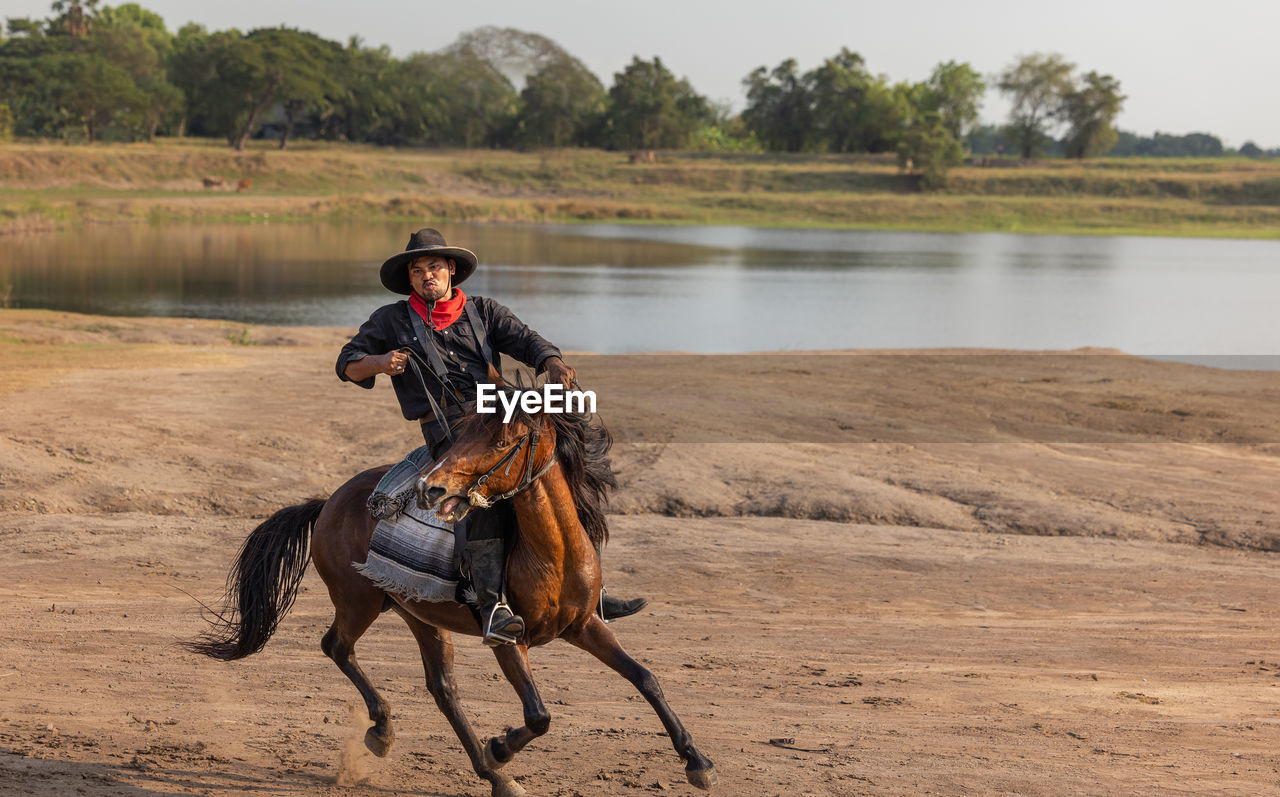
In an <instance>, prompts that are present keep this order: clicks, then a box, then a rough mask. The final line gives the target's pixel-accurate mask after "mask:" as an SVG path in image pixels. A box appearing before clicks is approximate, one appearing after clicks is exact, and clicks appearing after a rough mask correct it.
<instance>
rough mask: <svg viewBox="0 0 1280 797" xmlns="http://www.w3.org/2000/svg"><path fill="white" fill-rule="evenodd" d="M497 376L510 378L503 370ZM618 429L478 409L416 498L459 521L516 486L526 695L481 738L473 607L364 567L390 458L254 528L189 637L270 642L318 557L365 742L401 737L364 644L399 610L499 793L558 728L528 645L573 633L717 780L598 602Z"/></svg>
mask: <svg viewBox="0 0 1280 797" xmlns="http://www.w3.org/2000/svg"><path fill="white" fill-rule="evenodd" d="M491 378H492V381H494V382H495V383H500V378H499V377H497V374H491ZM610 444H611V441H610V438H609V435H608V432H606V431H605V430H604V429H603V427H600V426H598V425H596V424H593V423H591V422H590V421H589V419H588V418H587V417H586V416H580V415H572V414H546V413H524V412H517V413H516V415H514V416H513V417H512V418H511V420H510V422H509V423H506V424H504V423H502V422H501V416H500V415H489V416H477V417H475V418H473V419H472V420H470V421H469V422H468V423H467V424H466V425H465V426H464V428H463V430H462V431H461V432H460V433H459V436H458V439H457V442H456V443H455V444H454V445H453V447H452V448H451V449H450V450H449V452H448V453H447V454H446V455H445V456H444V457H443V458H442V459H441V460H440V462H439V463H437V464H436V465H435V467H434V468H432V469H431V470H430V471H428V472H427V473H426V474H425V475H423V476H422V477H421V478H420V479H419V481H418V501H419V503H420V504H421V505H422V506H423V507H424V508H430V507H436V512H437V513H438V514H440V516H441V517H443V518H445V519H447V520H454V521H457V520H460V519H461V518H462V517H463V516H465V515H466V513H467V512H469V511H470V509H471V507H472V506H485V505H487V504H489V503H491V502H493V501H495V500H499V499H501V498H502V497H504V496H510V497H512V502H513V504H514V509H515V513H516V518H517V520H518V523H519V534H518V536H517V538H516V540H515V544H514V545H513V546H512V548H511V551H510V554H509V556H508V559H507V585H508V593H509V597H510V601H511V604H512V607H513V608H514V609H515V611H516V612H518V613H519V614H520V615H521V616H522V617H523V618H524V621H525V633H524V636H523V637H522V638H521V639H520V644H518V645H514V646H500V647H496V648H494V649H493V650H494V655H495V656H496V657H497V659H498V664H499V665H500V666H501V668H502V672H503V673H504V674H505V675H506V677H507V679H508V680H509V681H510V682H511V684H512V686H514V687H515V690H516V692H517V694H519V696H520V701H521V703H522V704H523V708H524V725H523V726H522V727H519V728H514V729H510V730H508V731H507V732H506V733H505V734H503V735H501V736H495V737H493V738H491V739H489V741H488V742H487V743H483V744H482V743H481V742H480V740H479V738H478V737H477V736H476V734H475V732H474V731H472V729H471V725H470V724H469V723H468V721H467V718H466V716H465V715H464V714H463V712H462V709H461V707H460V705H459V702H458V698H457V694H456V688H455V685H454V679H453V641H452V639H451V636H450V634H451V632H457V633H462V634H471V635H476V636H478V635H479V634H480V626H479V624H478V622H477V621H476V619H475V617H474V616H473V615H472V613H471V611H470V610H469V609H468V608H467V607H465V606H463V605H462V604H458V603H428V602H422V601H411V600H407V599H405V598H403V597H399V596H397V595H395V594H392V593H388V592H385V591H383V590H382V589H380V588H378V587H376V586H374V585H373V583H372V582H370V581H369V580H368V579H367V578H365V577H364V576H363V575H361V574H360V573H358V572H356V570H355V569H354V567H353V566H352V565H353V563H355V562H363V561H365V559H366V557H367V555H368V551H369V539H370V537H371V535H372V534H373V528H374V521H373V520H372V518H371V517H370V516H369V512H368V510H367V509H366V506H365V502H366V500H367V499H368V497H369V495H370V494H371V493H372V491H373V488H374V486H375V485H376V484H377V482H378V479H379V478H380V477H381V476H382V474H383V473H384V472H385V471H386V468H379V469H375V470H369V471H365V472H364V473H361V474H360V475H358V476H356V477H355V478H353V479H351V480H350V481H349V482H347V483H346V484H344V485H343V486H342V487H340V488H338V490H337V492H335V493H334V494H333V495H332V496H330V497H329V499H328V500H326V501H321V500H313V501H309V502H307V503H305V504H300V505H298V506H292V507H288V508H286V509H282V510H280V511H279V512H277V513H276V514H275V515H273V516H271V517H270V518H268V519H267V520H266V521H264V522H263V523H262V524H261V525H260V526H258V528H256V529H254V531H253V532H252V533H251V534H250V535H249V538H248V539H247V540H246V541H245V544H244V547H243V549H242V550H241V552H240V556H239V559H238V560H237V563H236V565H235V566H234V567H233V569H232V571H231V575H230V577H229V578H228V608H227V611H225V612H224V613H223V614H222V615H220V616H218V617H217V619H216V620H215V630H214V631H213V632H211V633H210V634H208V635H206V636H205V637H203V638H202V639H201V640H199V641H196V642H193V643H191V648H192V649H194V650H196V651H198V652H200V653H204V654H206V655H208V656H212V657H214V658H217V659H222V660H232V659H239V658H243V657H244V656H248V655H249V654H251V653H255V652H257V651H259V650H261V649H262V647H263V645H265V644H266V642H267V640H268V639H269V638H270V637H271V635H272V633H273V632H274V631H275V629H276V626H277V624H278V623H279V621H280V619H281V618H282V617H283V616H284V613H285V612H286V611H287V610H288V609H289V607H290V606H291V605H292V604H293V601H294V598H295V596H296V594H297V589H298V584H299V582H300V581H301V579H302V574H303V572H304V571H305V570H306V566H307V561H308V538H310V544H311V551H310V559H311V560H313V561H315V564H316V570H317V571H318V572H319V573H320V577H321V578H322V579H324V582H325V585H326V586H327V587H328V588H329V597H330V598H331V599H332V601H333V606H334V610H335V617H334V621H333V625H332V626H331V627H330V628H329V631H328V633H326V634H325V635H324V639H323V640H322V641H321V643H320V646H321V648H322V649H323V650H324V653H325V655H327V656H328V657H329V658H331V659H333V661H334V663H335V664H337V665H338V667H339V668H340V669H341V670H342V672H343V673H345V674H346V676H347V677H348V678H350V679H351V682H352V683H354V684H355V685H356V688H357V689H359V690H360V694H361V695H362V696H363V697H364V701H365V704H366V705H367V706H368V709H369V719H370V720H372V721H373V726H372V727H371V728H369V730H368V731H367V732H366V733H365V744H366V745H367V746H368V747H369V749H370V750H372V751H373V752H374V753H376V754H377V755H379V756H385V755H386V754H387V753H388V751H389V750H390V748H391V743H392V741H393V738H394V735H393V733H392V730H391V723H390V712H389V711H388V708H387V703H386V701H385V700H383V698H382V696H381V695H380V694H378V692H377V690H375V689H374V688H373V685H372V684H371V683H369V680H368V678H366V677H365V674H364V673H363V672H362V671H361V670H360V666H359V665H358V664H357V663H356V658H355V655H354V649H355V643H356V640H358V639H359V638H360V637H361V635H363V634H364V632H365V631H367V630H368V629H369V626H371V625H372V624H373V621H374V620H376V619H377V618H378V615H379V614H381V613H382V612H383V611H386V610H388V609H390V610H392V611H394V612H396V613H397V614H399V615H400V617H402V618H403V619H404V621H405V622H406V623H407V624H408V625H409V631H410V632H411V633H412V634H413V636H414V638H415V639H416V640H417V642H418V647H419V649H420V650H421V653H422V664H423V667H424V669H425V670H426V676H427V686H428V688H429V689H430V690H431V695H432V696H433V697H434V698H435V700H436V705H437V706H438V707H439V708H440V711H441V712H442V713H443V714H444V715H445V717H446V718H447V719H448V720H449V724H450V725H452V726H453V730H454V732H455V733H457V735H458V739H459V740H461V742H462V746H463V747H464V748H465V749H466V751H467V755H468V756H469V757H470V759H471V765H472V767H474V769H475V771H476V774H477V775H479V776H480V777H481V778H484V779H485V780H487V781H488V782H489V783H490V784H491V785H492V789H493V795H494V796H495V797H510V796H511V795H519V794H523V793H524V790H523V789H522V788H521V787H520V786H519V785H518V784H517V783H516V782H515V781H514V780H512V779H511V776H510V775H508V774H506V773H504V772H502V771H501V769H502V767H503V766H504V765H505V764H507V763H509V762H510V761H511V759H512V758H513V757H514V756H515V754H516V753H518V752H519V751H520V750H521V749H522V748H523V747H524V746H525V745H526V744H528V743H529V742H530V741H531V740H533V739H534V738H536V737H538V736H541V735H542V734H544V733H546V732H547V728H548V726H549V725H550V723H551V714H550V712H548V711H547V708H546V706H545V705H543V703H542V698H541V697H539V695H538V689H537V687H536V686H535V684H534V682H533V674H532V672H531V671H530V668H529V657H528V649H529V648H530V647H536V646H538V645H544V644H546V643H547V642H550V641H552V640H553V639H565V640H567V641H568V642H570V643H572V644H573V645H576V646H577V647H580V648H582V649H583V650H585V651H587V652H588V653H590V654H592V655H593V656H595V657H596V658H598V659H600V660H601V661H602V662H604V663H605V664H606V665H608V666H609V667H610V668H612V669H613V670H615V671H617V672H618V673H619V674H621V675H622V676H623V677H624V678H626V679H627V680H628V681H630V682H631V683H632V684H633V685H634V686H635V687H636V689H638V690H639V691H640V693H641V694H642V695H643V696H644V697H645V699H646V700H648V701H649V704H650V705H651V706H653V709H654V711H655V712H657V714H658V717H659V719H661V720H662V724H663V726H664V727H665V728H666V731H667V734H668V735H669V736H670V738H671V742H672V744H673V745H674V746H675V750H676V753H677V754H678V755H679V756H680V758H681V759H682V760H683V761H684V762H685V764H686V766H685V775H686V777H687V778H688V779H689V782H690V783H692V784H693V785H694V786H697V787H699V788H703V789H710V788H711V786H713V785H714V784H715V782H716V772H715V766H714V765H713V764H712V762H711V760H710V759H709V758H707V757H706V756H704V755H703V754H702V753H700V752H699V751H698V749H697V748H696V747H695V746H694V743H693V739H692V737H691V736H690V735H689V733H688V732H687V731H686V730H685V729H684V726H683V725H682V724H681V723H680V720H679V718H678V717H676V714H675V712H674V711H672V710H671V707H670V706H668V705H667V701H666V699H665V698H664V697H663V695H662V689H661V688H660V687H659V686H658V681H657V679H656V678H654V676H653V674H652V673H650V672H649V671H648V670H647V669H645V668H644V667H643V666H642V665H641V664H640V663H639V662H637V661H636V660H635V659H633V658H631V657H630V656H628V655H627V653H626V652H625V651H624V650H623V649H622V647H621V645H619V644H618V641H617V640H616V639H615V638H614V636H613V633H612V632H611V631H610V630H609V628H608V627H607V626H606V625H605V624H604V622H603V621H602V620H601V619H600V618H599V617H598V616H596V614H595V611H594V609H595V607H596V605H597V603H598V601H599V597H600V559H599V553H598V552H599V548H600V546H601V545H603V543H604V542H605V539H606V537H607V535H608V531H607V527H606V525H605V520H604V514H603V510H602V500H603V496H604V492H605V489H606V488H607V487H608V486H610V485H612V484H613V476H612V472H611V471H610V468H609V459H608V456H607V454H608V450H609V446H610Z"/></svg>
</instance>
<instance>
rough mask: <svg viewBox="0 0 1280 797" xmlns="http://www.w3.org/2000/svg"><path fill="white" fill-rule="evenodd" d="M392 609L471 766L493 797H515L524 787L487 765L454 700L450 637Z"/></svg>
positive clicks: (467, 723) (455, 691) (486, 760)
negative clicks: (418, 654)
mask: <svg viewBox="0 0 1280 797" xmlns="http://www.w3.org/2000/svg"><path fill="white" fill-rule="evenodd" d="M395 610H396V613H397V614H399V615H400V616H401V617H403V618H404V621H405V623H407V624H408V625H409V631H411V632H412V633H413V638H414V639H416V640H417V641H418V650H419V651H421V652H422V668H423V669H424V670H425V671H426V674H427V688H428V689H429V690H431V696H432V697H434V698H435V699H436V706H438V707H439V709H440V713H441V714H443V715H444V716H445V719H447V720H448V721H449V724H450V725H451V726H453V732H454V733H456V734H457V735H458V741H460V742H462V747H463V749H464V750H466V751H467V757H468V758H470V759H471V767H472V769H474V770H475V772H476V774H477V775H479V776H480V777H482V778H484V779H485V780H487V781H489V784H490V785H491V787H492V788H493V797H519V795H522V794H524V793H525V791H524V789H523V788H521V787H520V785H519V784H518V783H516V782H515V781H514V780H512V779H511V776H509V775H505V774H503V773H501V772H498V771H497V770H498V767H496V766H492V765H491V763H490V761H489V760H488V759H487V758H486V756H485V750H484V748H482V747H481V746H480V739H479V738H477V737H476V733H475V731H473V730H472V729H471V723H470V722H468V721H467V716H466V715H465V714H463V713H462V705H461V704H460V703H459V702H458V686H457V684H456V683H454V680H453V639H452V638H451V637H450V635H449V632H448V631H445V630H443V629H440V628H436V627H435V626H433V625H428V624H426V623H424V622H422V621H421V620H419V619H418V618H417V617H414V616H413V615H411V614H409V612H408V611H406V610H404V609H403V608H401V607H400V606H396V607H395Z"/></svg>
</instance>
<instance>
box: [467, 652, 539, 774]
mask: <svg viewBox="0 0 1280 797" xmlns="http://www.w3.org/2000/svg"><path fill="white" fill-rule="evenodd" d="M493 653H494V655H495V656H497V658H498V664H499V665H500V666H501V667H502V673H503V675H505V676H507V680H508V681H510V682H511V685H512V686H514V687H515V688H516V694H518V695H520V704H521V706H523V707H524V725H523V726H521V727H519V728H512V729H510V730H508V731H507V732H506V734H504V735H502V736H495V737H493V738H492V739H490V740H489V742H488V744H486V745H485V748H484V752H485V757H486V759H487V760H488V761H489V764H490V765H491V766H492V767H493V768H494V769H497V768H498V767H501V766H504V765H505V764H507V763H508V762H510V761H511V759H512V758H514V757H515V754H516V753H518V752H520V751H521V750H522V749H524V746H525V745H526V744H528V743H529V742H531V741H533V740H534V739H536V738H538V737H539V736H541V735H542V734H544V733H546V732H547V728H549V727H551V712H549V711H547V707H546V706H545V705H543V703H542V697H541V696H540V695H539V694H538V687H537V685H536V684H534V682H533V671H532V670H530V669H529V649H528V648H526V647H525V646H524V645H501V646H499V647H496V648H494V649H493Z"/></svg>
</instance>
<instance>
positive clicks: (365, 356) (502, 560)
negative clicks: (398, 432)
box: [337, 229, 647, 645]
mask: <svg viewBox="0 0 1280 797" xmlns="http://www.w3.org/2000/svg"><path fill="white" fill-rule="evenodd" d="M476 264H477V259H476V255H475V253H473V252H471V251H470V250H467V249H463V248H462V247H458V246H449V245H448V244H447V243H446V242H445V239H444V236H443V235H441V234H440V233H439V232H438V231H436V230H433V229H422V230H418V231H417V232H415V233H414V234H413V235H412V236H410V238H409V245H408V246H406V247H405V250H404V251H403V252H399V253H397V254H395V255H393V256H392V257H390V258H388V259H387V261H386V262H385V263H383V264H382V269H381V272H380V276H381V279H382V284H383V286H384V287H386V289H387V290H389V291H391V292H393V293H399V294H407V295H408V297H409V298H408V300H406V301H399V302H395V303H393V304H388V305H384V306H383V307H380V308H378V309H377V310H375V311H373V314H372V315H371V316H369V320H368V321H366V322H364V324H363V325H362V326H361V327H360V331H359V332H357V333H356V335H355V337H353V338H352V339H351V340H350V341H349V342H348V343H347V345H345V346H343V347H342V352H341V353H340V354H339V355H338V363H337V371H338V377H339V378H340V379H342V380H343V381H344V382H354V383H356V384H357V385H359V386H360V387H363V388H372V387H373V385H374V381H375V379H376V378H377V375H378V374H387V375H388V376H390V377H391V384H392V386H393V387H394V388H395V392H396V398H397V399H398V400H399V402H400V410H401V412H403V414H404V417H405V418H407V419H409V420H416V421H418V422H419V424H420V425H421V429H422V437H423V439H424V440H426V443H427V445H429V446H431V452H432V455H433V456H434V457H435V458H437V459H438V458H439V456H440V455H441V454H442V453H443V452H444V450H445V449H446V448H447V446H448V444H449V443H450V442H452V440H451V438H452V431H451V430H452V429H453V428H455V427H457V426H458V424H459V423H460V422H461V421H462V420H463V419H464V418H465V417H466V416H468V415H470V414H472V413H474V411H475V396H476V385H477V384H479V383H481V382H486V383H487V382H488V381H489V367H490V366H493V367H494V368H495V369H497V368H498V366H499V360H498V356H499V355H500V354H506V355H508V356H510V357H511V358H513V359H515V360H518V361H520V362H522V363H524V364H525V365H528V366H532V367H533V368H535V369H536V372H537V373H545V374H546V377H547V380H548V381H551V382H558V383H560V384H562V385H564V386H565V387H566V388H568V387H569V386H570V385H571V384H574V383H575V380H576V379H577V371H575V370H574V369H573V368H571V367H570V366H568V365H566V364H565V362H564V360H563V359H562V358H561V356H560V350H559V349H557V348H556V347H555V346H553V345H551V344H550V343H548V342H547V341H546V340H545V339H544V338H543V337H542V336H541V335H539V334H538V333H537V332H534V331H533V330H532V329H530V328H529V327H527V326H525V325H524V324H523V323H522V322H521V321H520V319H518V318H516V316H515V315H514V314H513V313H512V312H511V311H510V310H508V309H507V308H506V307H504V306H502V305H501V304H499V303H497V302H495V301H493V300H492V299H487V298H485V297H483V296H468V295H466V294H464V293H463V292H462V290H461V289H460V288H458V287H457V286H459V285H461V284H462V283H463V282H465V281H466V279H467V278H468V277H470V276H471V274H472V273H473V272H474V271H475V270H476ZM410 358H413V359H412V360H411V359H410ZM515 527H516V518H515V512H514V510H513V509H512V506H511V501H510V500H506V501H499V502H498V503H496V504H494V505H493V506H492V507H489V508H486V509H481V508H474V509H472V510H471V512H470V513H469V514H468V515H467V517H466V519H465V520H463V521H462V522H461V523H459V524H458V527H457V528H456V529H455V533H456V534H457V535H458V536H457V539H458V543H459V547H460V548H461V549H462V550H463V557H462V561H463V564H464V571H465V572H466V573H467V575H468V578H469V580H470V582H471V586H472V589H471V590H468V591H466V592H465V595H466V597H467V600H468V602H469V603H470V605H471V608H472V610H473V611H474V612H476V615H477V620H478V621H479V622H480V625H481V629H482V630H483V632H484V641H485V644H488V645H499V644H515V643H516V641H517V640H518V639H519V637H520V635H521V634H522V633H523V632H524V621H523V620H522V619H521V618H520V617H519V615H517V614H515V613H514V612H512V610H511V607H510V606H508V605H507V602H506V600H505V597H504V595H503V584H502V581H503V575H504V573H505V570H506V551H505V549H504V546H505V541H506V540H507V539H510V538H512V537H513V536H514V530H515ZM646 603H647V601H646V600H645V599H644V598H634V599H632V600H629V601H624V600H621V599H618V598H614V597H612V596H609V595H607V594H606V595H605V596H603V598H602V601H601V611H602V613H603V614H604V617H605V619H606V620H612V619H617V618H619V617H626V616H628V615H631V614H635V613H636V612H638V611H640V609H642V608H644V606H645V605H646Z"/></svg>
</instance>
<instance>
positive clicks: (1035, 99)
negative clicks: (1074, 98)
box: [996, 53, 1075, 158]
mask: <svg viewBox="0 0 1280 797" xmlns="http://www.w3.org/2000/svg"><path fill="white" fill-rule="evenodd" d="M1074 69H1075V65H1074V64H1071V63H1069V62H1067V61H1066V60H1064V59H1063V57H1062V56H1060V55H1056V54H1048V55H1045V54H1042V53H1035V54H1032V55H1024V56H1022V57H1021V58H1019V59H1018V60H1017V61H1016V62H1015V63H1014V64H1012V65H1011V66H1009V67H1008V68H1007V69H1006V70H1005V71H1004V72H1002V73H1001V74H1000V77H999V81H998V82H997V84H996V85H997V86H998V87H999V89H1000V90H1001V91H1003V92H1004V93H1006V94H1008V95H1009V97H1010V99H1011V100H1012V101H1013V108H1012V110H1010V112H1009V125H1008V127H1007V129H1006V131H1007V135H1008V137H1009V138H1010V140H1012V141H1013V142H1014V143H1015V144H1016V145H1017V146H1018V148H1019V150H1020V151H1021V152H1022V157H1024V158H1030V157H1032V156H1034V155H1036V154H1037V153H1038V152H1040V151H1041V150H1042V149H1043V148H1044V145H1045V144H1046V143H1048V141H1049V140H1050V136H1049V132H1050V129H1051V128H1050V126H1051V124H1052V123H1053V122H1054V121H1055V115H1056V114H1057V113H1058V111H1059V109H1060V108H1061V105H1062V98H1063V96H1064V95H1065V94H1066V93H1067V92H1069V91H1070V90H1071V89H1072V85H1071V72H1072V71H1073V70H1074Z"/></svg>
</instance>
